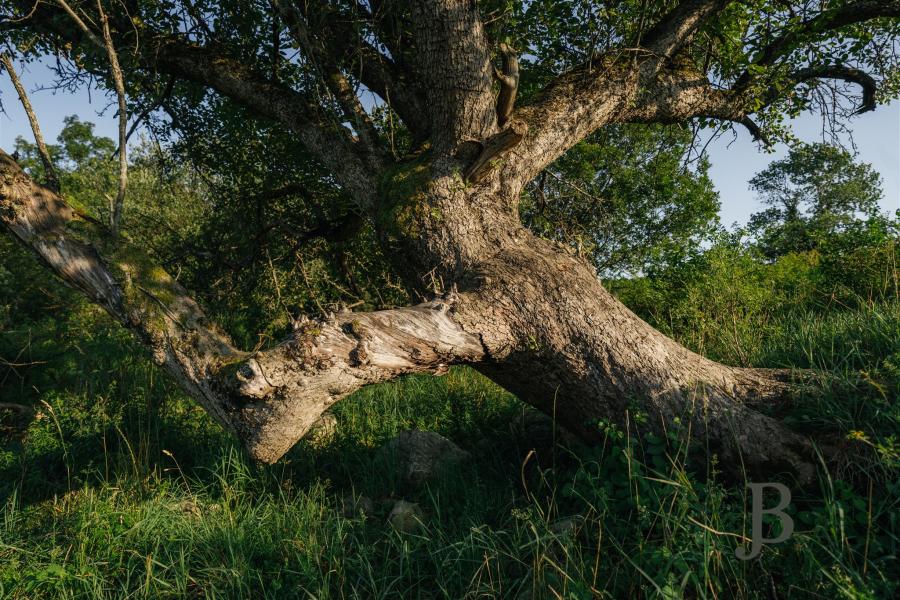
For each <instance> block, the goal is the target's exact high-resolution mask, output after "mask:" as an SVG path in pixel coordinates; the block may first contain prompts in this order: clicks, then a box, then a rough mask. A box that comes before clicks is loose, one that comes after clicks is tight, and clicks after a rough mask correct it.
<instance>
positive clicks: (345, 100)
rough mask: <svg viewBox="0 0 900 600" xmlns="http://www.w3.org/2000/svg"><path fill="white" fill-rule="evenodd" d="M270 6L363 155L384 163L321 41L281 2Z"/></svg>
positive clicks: (356, 101)
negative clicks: (363, 149)
mask: <svg viewBox="0 0 900 600" xmlns="http://www.w3.org/2000/svg"><path fill="white" fill-rule="evenodd" d="M272 3H273V4H274V6H275V7H276V9H277V10H278V13H279V14H280V15H281V18H282V19H284V22H285V23H286V24H287V26H288V30H289V31H290V33H291V35H292V36H293V38H294V39H295V40H296V41H297V43H298V44H299V45H300V47H301V48H303V51H304V52H305V53H306V55H307V57H308V58H309V59H310V60H311V61H313V63H314V64H316V66H317V67H318V69H319V70H320V72H321V76H322V79H323V80H324V81H325V84H326V85H327V86H328V89H329V90H330V91H331V93H332V94H334V97H335V98H336V99H337V101H338V103H339V104H340V105H341V108H342V109H343V111H344V114H345V115H346V116H347V118H348V119H351V120H352V122H353V126H354V129H355V130H356V132H357V134H358V135H359V139H360V141H361V142H362V143H363V145H364V146H365V147H366V150H367V152H369V153H371V154H373V155H377V156H378V157H379V161H384V159H385V158H386V157H385V155H384V152H383V149H382V148H381V147H380V143H379V140H378V132H377V131H376V130H375V126H374V125H373V124H372V121H371V119H369V114H368V113H367V112H366V109H365V108H364V107H363V105H362V103H361V102H360V101H359V98H358V97H357V96H356V91H355V90H354V89H353V86H352V85H351V84H350V82H349V81H348V80H347V77H346V76H345V75H344V74H343V73H342V72H341V69H340V67H339V65H338V60H337V58H336V57H334V56H333V55H331V54H330V53H329V51H328V49H327V48H326V47H325V45H324V44H323V43H322V42H321V40H320V39H319V38H318V37H316V36H314V35H313V34H312V32H310V30H309V27H308V25H307V23H306V19H305V18H304V17H303V15H302V14H300V11H299V10H298V9H297V8H296V7H295V6H294V5H293V4H291V3H289V2H287V1H285V0H273V2H272Z"/></svg>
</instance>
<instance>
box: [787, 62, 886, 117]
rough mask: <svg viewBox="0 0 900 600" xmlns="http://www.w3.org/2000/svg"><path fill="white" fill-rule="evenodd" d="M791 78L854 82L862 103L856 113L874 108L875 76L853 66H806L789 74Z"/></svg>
mask: <svg viewBox="0 0 900 600" xmlns="http://www.w3.org/2000/svg"><path fill="white" fill-rule="evenodd" d="M791 79H793V80H794V81H795V82H797V83H800V82H803V81H808V80H810V79H842V80H844V81H847V82H849V83H855V84H857V85H859V86H860V87H861V88H862V91H863V96H862V103H861V104H860V107H859V109H857V111H856V114H861V113H865V112H869V111H871V110H875V106H876V105H875V93H876V92H877V91H878V84H877V83H876V82H875V78H874V77H872V76H871V75H869V74H868V73H866V72H865V71H862V70H861V69H856V68H854V67H845V66H840V65H830V66H822V67H807V68H805V69H800V70H799V71H795V72H794V73H793V74H792V75H791Z"/></svg>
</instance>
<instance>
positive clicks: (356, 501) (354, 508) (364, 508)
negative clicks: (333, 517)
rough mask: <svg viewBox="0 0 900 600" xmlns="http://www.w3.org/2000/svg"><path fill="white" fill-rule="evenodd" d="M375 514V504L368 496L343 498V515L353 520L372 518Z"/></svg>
mask: <svg viewBox="0 0 900 600" xmlns="http://www.w3.org/2000/svg"><path fill="white" fill-rule="evenodd" d="M374 512H375V503H374V502H372V499H371V498H368V497H366V496H344V497H343V498H341V515H342V516H344V517H346V518H348V519H353V518H356V517H359V516H363V517H370V516H372V513H374Z"/></svg>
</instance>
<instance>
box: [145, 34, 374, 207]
mask: <svg viewBox="0 0 900 600" xmlns="http://www.w3.org/2000/svg"><path fill="white" fill-rule="evenodd" d="M143 47H144V48H147V44H146V43H145V44H144V46H143ZM155 58H156V59H157V62H156V63H155V64H156V65H157V67H158V68H159V69H160V70H162V71H165V72H169V73H172V74H175V75H179V76H182V77H184V78H186V79H189V80H191V81H195V82H197V83H200V84H203V85H207V86H209V87H211V88H213V89H214V90H216V91H218V92H219V93H221V94H223V95H225V96H228V97H230V98H232V99H234V100H236V101H237V102H239V103H241V104H243V105H244V106H246V107H248V108H249V109H250V110H251V111H253V112H254V113H256V114H257V115H260V116H263V117H267V118H269V119H272V120H274V121H276V122H279V123H283V124H284V125H286V126H287V127H288V128H289V129H290V130H291V131H293V132H294V133H295V134H297V136H298V139H299V140H300V142H301V143H302V144H303V146H304V147H305V148H306V149H307V150H308V151H309V152H310V153H311V154H312V155H313V156H315V157H316V158H317V159H318V160H319V162H321V163H322V164H323V166H325V167H326V168H327V169H329V170H330V171H331V172H332V173H333V174H334V175H335V177H336V178H337V180H338V183H340V185H341V186H342V187H343V188H344V189H346V190H347V191H348V192H349V193H350V195H351V196H352V197H353V198H354V200H356V201H357V202H358V203H359V204H360V205H361V206H362V207H363V208H366V209H368V208H369V207H371V206H374V204H375V201H376V199H375V197H374V192H373V189H374V187H373V186H372V184H371V177H372V174H373V173H372V169H371V168H370V166H369V165H367V164H366V162H365V161H364V160H363V159H362V158H361V157H360V152H359V148H358V147H357V143H356V142H354V141H353V140H352V139H351V137H350V135H349V132H348V131H347V130H346V129H345V128H344V127H342V126H340V125H339V124H337V123H334V122H330V121H328V120H326V119H325V118H319V117H318V115H319V107H318V106H316V105H313V104H312V103H311V102H309V101H308V100H307V98H306V96H305V95H303V94H301V93H299V92H297V91H295V90H293V89H291V88H288V87H285V86H283V85H281V84H279V83H276V82H273V81H272V80H270V79H268V78H266V77H264V76H262V75H260V74H259V73H257V72H256V71H254V70H253V69H251V68H250V67H248V66H247V65H246V64H245V63H243V62H241V61H238V60H236V59H233V58H231V57H228V56H224V55H220V54H216V53H214V52H212V51H210V50H208V49H206V48H202V47H198V46H191V45H187V44H184V43H181V42H179V41H176V40H166V41H165V42H164V43H161V44H160V45H159V46H158V49H157V52H156V55H155Z"/></svg>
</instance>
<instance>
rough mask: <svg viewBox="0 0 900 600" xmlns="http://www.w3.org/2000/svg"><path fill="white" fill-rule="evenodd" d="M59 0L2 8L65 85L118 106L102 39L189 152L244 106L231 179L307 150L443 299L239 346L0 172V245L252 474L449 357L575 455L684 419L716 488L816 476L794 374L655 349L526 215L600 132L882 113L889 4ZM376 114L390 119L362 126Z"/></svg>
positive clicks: (48, 196) (134, 264)
mask: <svg viewBox="0 0 900 600" xmlns="http://www.w3.org/2000/svg"><path fill="white" fill-rule="evenodd" d="M60 4H61V2H42V3H38V4H34V3H33V2H31V1H30V0H6V1H4V2H2V3H0V7H2V8H0V10H3V11H4V12H5V16H4V17H3V18H2V20H0V23H2V27H3V29H4V31H6V32H8V39H9V41H11V42H15V43H17V44H18V46H19V48H20V50H22V49H24V50H28V51H30V52H31V53H33V54H34V53H45V54H53V55H55V56H58V57H59V58H60V61H59V63H58V64H59V67H58V69H59V74H60V77H61V81H62V82H63V83H66V84H70V85H71V84H75V83H77V82H79V81H86V80H89V79H92V78H95V77H98V76H99V77H101V78H102V79H103V80H104V81H105V82H106V85H107V88H108V89H110V90H112V89H115V88H116V81H114V79H115V78H114V77H113V75H114V71H115V70H116V69H114V68H110V66H109V64H108V60H107V55H108V54H112V53H111V52H108V48H107V49H106V50H107V51H104V49H101V48H100V47H99V44H96V43H91V38H96V37H97V32H99V31H100V26H99V25H98V24H102V25H104V28H106V27H107V26H108V29H109V33H110V36H109V37H110V39H111V40H112V42H113V44H114V46H115V48H116V49H117V50H118V53H119V56H120V58H121V62H122V70H123V71H124V72H125V73H126V74H127V81H126V82H125V83H126V88H127V89H126V91H127V93H128V95H129V98H130V100H131V104H132V105H133V106H132V111H131V112H132V113H133V114H138V115H144V114H149V113H148V111H149V112H152V111H153V110H154V107H159V106H161V107H162V108H163V110H164V111H166V113H167V114H168V116H169V120H168V124H167V125H166V122H158V123H157V124H156V125H155V126H156V127H158V128H165V129H168V130H169V131H170V132H173V133H177V134H178V135H184V136H186V137H188V138H191V137H192V138H194V139H196V138H197V137H198V136H201V135H203V133H202V132H201V131H198V130H197V129H196V126H206V127H208V128H209V129H208V131H207V135H209V136H214V135H215V129H216V127H217V124H216V123H217V120H218V118H219V117H220V116H221V118H222V119H225V118H226V117H227V116H229V115H230V118H232V119H233V118H235V116H237V117H238V118H240V119H241V120H242V122H243V124H244V127H245V129H246V130H247V131H245V132H244V133H243V135H244V137H245V139H246V138H253V131H254V130H255V131H261V132H265V133H266V135H269V134H271V136H272V138H271V139H277V140H280V143H281V144H284V146H280V145H275V146H271V147H269V146H265V145H260V146H258V147H255V148H254V147H253V146H244V147H238V146H227V147H220V148H219V153H218V154H219V157H220V159H221V160H222V162H223V163H226V164H234V163H240V162H241V161H242V160H244V159H246V160H255V161H271V162H273V163H279V164H283V163H284V161H285V160H286V158H285V157H289V156H291V152H294V153H296V151H297V149H302V151H303V153H304V154H305V155H306V156H307V157H310V158H311V159H312V162H314V165H312V164H311V163H310V162H309V161H303V162H301V161H298V162H297V163H296V164H297V168H298V169H300V170H303V171H305V172H315V173H318V177H317V178H316V179H317V181H318V182H319V183H320V184H322V185H324V184H328V185H330V186H332V187H333V189H334V190H335V195H336V196H337V197H339V198H341V200H342V201H343V202H346V203H347V204H349V205H351V206H352V207H353V210H352V211H351V212H349V213H348V214H347V216H348V217H350V216H352V217H353V218H357V219H362V220H363V221H364V222H366V223H369V224H370V225H371V227H372V228H373V230H374V231H375V232H376V234H377V239H378V244H379V246H380V248H381V249H382V251H383V253H384V255H385V257H386V258H387V260H389V261H390V263H391V265H392V267H393V270H394V272H395V273H396V274H397V275H398V276H400V277H402V278H403V280H404V282H405V285H406V287H407V289H409V290H410V291H411V292H412V293H413V294H418V295H419V296H422V297H425V298H427V297H429V296H430V297H431V298H432V299H431V300H429V301H426V302H424V303H420V304H417V305H413V306H407V307H403V308H392V309H387V310H380V311H372V312H360V313H350V312H346V311H345V312H340V313H339V314H335V315H329V316H328V317H326V318H324V319H321V320H310V319H304V318H299V319H297V321H296V322H295V324H294V329H293V332H292V333H291V334H290V335H288V337H287V338H286V339H285V340H284V341H283V342H282V343H280V344H277V345H273V346H270V347H266V348H260V349H257V350H255V351H245V350H241V349H239V348H237V347H236V345H235V344H234V343H233V341H232V340H231V339H230V338H229V336H227V335H226V334H225V333H224V332H223V331H222V330H221V328H220V327H218V326H216V324H214V323H212V322H211V321H210V319H209V318H208V317H207V316H206V314H205V313H204V311H203V310H202V309H201V307H200V306H199V304H198V303H197V302H196V301H195V300H194V299H193V298H192V297H191V295H189V293H188V292H187V291H186V290H185V288H184V287H182V286H181V284H179V283H178V282H177V281H176V280H175V279H174V278H173V277H172V276H170V275H169V274H168V273H167V272H166V271H165V270H164V269H162V268H161V267H160V266H159V265H158V264H157V263H156V262H155V260H154V259H153V258H152V257H150V256H148V255H147V253H145V252H144V251H143V250H142V249H141V248H139V247H136V246H135V245H134V244H129V242H128V239H127V236H116V235H111V234H110V233H109V232H108V231H106V228H105V227H104V226H102V225H100V224H99V223H97V222H94V221H91V220H90V219H85V218H84V217H82V216H81V215H80V214H79V212H77V211H76V210H73V209H72V207H70V206H69V205H68V204H67V203H66V201H65V200H64V199H63V198H62V197H61V196H59V195H58V194H55V193H53V192H51V191H50V190H48V189H46V188H44V187H42V186H40V185H39V184H37V183H36V182H34V181H33V180H32V179H31V178H29V177H28V176H27V175H25V174H24V173H23V172H22V171H21V169H20V168H19V166H18V165H17V164H16V163H15V161H13V160H12V159H11V158H10V157H9V156H8V155H5V154H3V155H0V173H2V179H0V181H2V182H3V183H2V186H0V218H2V220H3V222H4V224H5V226H6V228H7V229H8V230H9V231H10V232H11V233H12V234H13V235H14V236H16V237H17V238H19V239H20V240H21V241H22V242H23V243H25V244H26V245H28V246H30V247H31V248H32V249H34V251H35V252H37V253H38V255H39V256H40V257H41V258H42V260H43V261H44V262H45V264H46V265H47V266H48V268H50V269H51V270H52V271H54V272H55V273H57V274H58V275H59V276H60V277H62V278H63V279H65V280H66V281H67V282H68V283H69V284H70V285H72V286H74V287H76V288H78V289H80V290H81V291H83V292H84V293H85V294H86V295H87V296H88V297H89V298H90V299H92V300H93V301H94V302H97V303H98V304H101V305H102V306H104V307H105V308H106V309H107V310H108V311H109V312H110V314H111V315H113V316H114V317H115V318H116V319H118V320H119V321H120V322H121V323H122V324H123V325H125V326H126V327H129V328H131V329H132V330H134V331H135V333H136V334H137V335H138V336H139V337H140V339H141V340H142V341H143V343H144V344H145V345H146V346H147V347H148V348H149V349H150V351H151V352H152V354H153V357H154V359H155V360H156V361H157V362H158V363H159V364H161V365H164V366H165V368H166V369H167V370H168V372H169V373H170V374H171V375H172V376H173V377H174V378H175V379H176V380H177V381H178V382H179V383H180V384H181V385H182V386H183V387H184V389H186V390H187V391H188V392H189V393H190V394H191V395H193V396H194V397H195V398H196V399H197V400H198V401H199V402H200V403H201V404H202V405H203V406H204V407H205V408H206V409H207V410H208V411H209V412H210V414H212V415H213V417H215V418H216V419H217V420H218V421H219V422H220V423H221V424H222V425H223V426H224V427H226V428H228V429H229V430H231V431H232V432H234V433H235V435H237V436H238V437H239V438H240V439H241V440H242V441H243V442H244V444H245V446H246V448H247V450H248V451H249V452H250V454H251V455H252V456H254V457H255V458H257V459H258V460H261V461H267V462H272V461H275V460H277V459H278V458H279V457H281V456H282V455H283V454H284V452H286V451H287V450H288V449H289V448H290V447H291V446H292V445H293V444H294V443H295V442H296V441H297V440H298V439H299V438H300V437H301V436H302V435H303V434H304V433H305V432H306V431H307V430H308V428H309V427H310V426H311V425H312V424H313V422H315V420H316V419H317V418H318V417H319V416H320V415H321V414H322V412H323V411H324V410H326V409H327V408H328V407H329V406H331V405H332V404H333V403H334V402H336V401H338V400H339V399H341V398H342V397H344V396H346V395H347V394H349V393H350V392H352V391H354V390H356V389H358V388H359V387H361V386H363V385H367V384H371V383H376V382H381V381H386V380H389V379H393V378H395V377H397V376H399V375H402V374H404V373H411V372H433V373H442V372H444V370H445V369H446V368H447V366H448V365H450V364H458V363H464V364H471V365H473V366H474V367H475V368H477V369H479V370H480V371H482V372H483V373H485V374H487V375H488V376H489V377H491V378H492V379H493V380H494V381H496V382H497V383H499V384H500V385H503V386H504V387H506V388H507V389H509V390H511V391H513V392H515V393H516V394H518V395H519V396H520V398H521V399H522V400H524V401H525V402H529V403H531V404H533V405H534V406H536V407H538V408H540V409H542V410H544V411H546V412H548V413H551V412H552V413H554V414H555V415H556V416H557V418H558V419H559V420H560V421H561V422H562V423H563V424H564V425H566V426H568V427H570V428H571V429H573V430H574V431H576V432H579V433H581V434H582V435H584V436H585V437H586V438H588V439H593V438H596V437H597V436H598V428H597V426H596V424H597V421H598V420H600V419H604V420H606V419H609V420H612V421H615V422H618V423H629V425H631V424H633V425H634V427H638V428H641V429H643V430H654V431H657V432H663V431H670V430H671V429H673V428H676V429H678V428H681V429H683V431H684V432H686V433H690V434H691V435H693V436H697V437H699V438H701V439H704V440H706V443H707V447H709V448H711V449H713V450H714V451H717V452H718V453H719V454H720V455H721V457H722V464H723V465H725V466H726V468H729V469H731V470H733V471H740V470H741V468H742V467H746V468H747V469H748V470H749V471H751V472H753V473H764V474H765V475H766V476H771V475H772V473H773V471H781V470H790V471H793V472H794V473H795V474H796V475H797V476H798V477H799V478H800V479H801V480H804V481H805V480H809V479H810V477H811V475H812V472H813V464H814V462H813V459H812V458H811V456H812V453H811V444H810V441H809V440H808V439H807V438H805V437H803V436H801V435H799V434H797V433H795V432H792V431H790V430H789V429H787V428H786V427H785V426H784V425H782V424H781V423H780V422H779V421H778V420H776V419H775V418H772V417H770V416H766V415H765V414H763V412H760V410H759V409H761V408H762V409H771V408H774V407H777V406H779V403H780V402H781V401H782V400H783V399H784V397H785V394H786V393H787V392H788V390H789V384H788V382H787V381H788V377H787V374H785V373H781V372H773V371H768V370H755V369H745V368H733V367H729V366H726V365H721V364H717V363H715V362H713V361H710V360H707V359H705V358H703V357H701V356H699V355H697V354H695V353H693V352H690V351H689V350H687V349H686V348H683V347H682V346H680V345H679V344H677V343H676V342H674V341H672V340H670V339H668V338H666V337H665V336H663V335H662V334H660V333H659V332H657V331H655V330H654V329H653V328H651V327H650V326H649V325H647V324H646V323H645V322H643V321H642V320H640V319H639V318H637V317H636V316H635V315H634V314H633V313H632V312H631V311H629V310H628V309H627V308H626V307H625V306H624V305H622V304H621V303H620V302H618V301H617V300H616V299H615V298H614V297H613V296H612V295H610V294H609V293H608V292H607V291H606V290H605V289H604V287H603V286H602V285H601V283H600V281H599V279H598V277H597V274H596V271H595V269H594V267H593V265H592V264H590V262H588V261H586V260H584V259H582V258H580V257H578V256H573V255H572V254H571V253H570V252H567V251H566V249H565V248H561V247H560V246H559V245H557V244H554V243H552V242H550V241H547V240H544V239H541V238H540V237H537V236H535V235H534V234H532V233H530V232H529V231H528V230H527V229H525V228H524V227H523V226H522V223H521V219H520V216H519V212H520V200H521V197H522V193H523V190H524V189H525V188H526V186H527V185H528V184H529V183H530V182H531V181H533V180H534V179H536V178H539V177H540V176H541V174H542V173H543V172H544V171H545V169H547V168H549V167H551V165H554V163H556V161H557V160H559V159H560V158H561V157H563V156H565V155H566V153H567V152H568V151H569V150H570V149H572V148H573V147H574V146H576V145H577V144H578V143H579V142H581V141H582V140H584V139H585V138H587V137H589V136H590V135H592V134H593V133H594V132H596V131H598V130H601V129H604V128H608V127H611V126H617V125H621V124H625V123H639V124H650V123H687V122H691V121H695V122H697V123H699V124H701V125H704V124H709V123H713V122H723V123H739V124H741V125H742V126H746V127H748V128H749V129H750V130H751V131H752V132H753V133H754V135H755V136H757V137H758V138H760V139H763V140H769V139H774V138H775V137H776V136H778V135H779V134H780V132H781V128H780V127H779V125H778V121H779V117H780V115H783V114H784V113H786V112H787V113H789V112H792V111H797V110H800V109H803V108H807V107H809V106H811V105H815V104H816V102H817V100H816V99H817V98H820V97H822V96H821V94H822V90H824V89H832V90H833V91H834V94H831V95H830V97H834V98H840V97H841V94H842V93H846V92H848V90H849V89H851V88H850V87H848V86H853V88H854V89H855V88H860V89H861V90H862V98H861V102H860V103H859V106H860V109H859V110H871V109H873V108H874V106H875V102H876V99H877V98H878V97H879V94H881V95H882V96H890V95H892V94H893V93H895V92H896V87H897V86H896V82H897V78H896V69H895V62H894V60H893V48H894V39H895V37H894V36H895V35H896V34H897V31H898V19H897V17H900V2H897V1H888V2H884V1H878V2H875V1H872V0H850V1H837V2H828V3H818V2H816V3H807V2H802V3H801V2H784V1H781V0H779V1H772V2H768V1H765V0H763V1H760V2H728V1H726V0H683V1H681V2H669V1H663V2H649V3H648V2H637V1H625V2H620V3H597V4H594V3H581V2H578V3H572V2H561V1H552V0H537V1H534V2H512V1H500V0H484V1H480V2H476V1H473V0H414V1H412V2H394V1H390V0H368V1H357V0H334V1H326V0H313V1H310V2H302V3H300V2H291V1H290V0H272V2H271V3H269V2H245V1H236V0H220V1H218V2H212V1H208V0H197V1H188V0H156V1H146V2H140V3H138V2H132V1H126V2H110V3H107V2H103V1H102V0H101V1H99V2H96V3H94V2H86V1H85V2H70V3H69V5H71V6H72V7H74V8H71V9H70V10H69V11H66V10H64V9H63V8H60ZM101 8H102V9H103V11H102V12H103V14H100V13H99V12H98V11H99V10H100V9H101ZM73 13H74V14H76V15H81V17H80V20H82V21H83V22H84V23H87V27H88V28H90V27H93V28H94V32H93V33H92V34H91V35H86V34H85V33H84V29H83V28H78V27H73V24H72V20H71V17H72V14H73ZM879 84H881V90H880V91H879ZM829 86H831V87H830V88H829ZM373 97H375V98H376V99H377V100H376V101H375V102H376V103H377V104H378V106H379V107H382V108H385V110H387V111H388V117H389V118H388V119H387V126H385V125H384V121H385V120H384V119H374V118H373V114H372V113H373V112H375V111H370V110H369V109H367V106H366V103H370V102H371V98H373ZM831 105H832V104H831V103H827V104H824V105H823V106H825V107H828V106H831ZM854 109H855V107H854ZM848 110H849V109H848ZM751 115H755V116H756V117H757V118H756V120H752V119H751ZM838 116H840V115H838ZM400 123H402V125H403V126H402V127H400V126H399V124H400ZM261 124H264V125H261ZM258 139H262V137H260V138H258ZM282 147H285V148H287V149H288V150H287V152H286V153H284V154H282V155H280V156H279V154H278V151H279V150H280V149H281V148H282ZM248 148H249V149H251V150H253V152H250V151H248ZM251 154H253V155H254V156H253V157H252V158H251V157H250V156H249V155H251ZM229 155H230V156H229ZM292 175H293V173H292V170H291V169H287V170H286V171H282V174H281V177H282V178H283V179H284V180H287V181H290V180H291V176H292ZM267 183H271V182H260V185H264V184H267ZM265 191H266V190H263V189H260V190H259V192H260V193H263V192H265ZM127 210H128V207H127V205H126V206H125V211H126V214H127ZM241 226H242V223H233V224H232V227H241ZM323 231H324V230H323ZM635 408H636V409H637V411H638V412H639V413H640V414H641V415H643V416H640V418H637V417H635V415H634V412H633V409H635ZM678 423H681V425H680V426H679V425H677V424H678Z"/></svg>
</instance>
